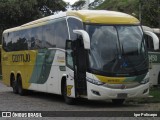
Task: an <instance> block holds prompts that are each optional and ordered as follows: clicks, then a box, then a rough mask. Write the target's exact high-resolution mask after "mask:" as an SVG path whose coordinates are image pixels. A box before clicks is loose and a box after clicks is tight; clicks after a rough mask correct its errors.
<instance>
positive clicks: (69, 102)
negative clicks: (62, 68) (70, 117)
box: [62, 82, 75, 105]
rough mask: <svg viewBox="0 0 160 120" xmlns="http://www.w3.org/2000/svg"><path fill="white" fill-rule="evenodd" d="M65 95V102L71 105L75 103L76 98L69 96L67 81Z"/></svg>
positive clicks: (64, 86) (64, 88) (64, 85)
mask: <svg viewBox="0 0 160 120" xmlns="http://www.w3.org/2000/svg"><path fill="white" fill-rule="evenodd" d="M62 92H63V97H64V101H65V103H67V104H69V105H73V104H75V99H74V98H70V97H68V96H67V85H66V82H65V83H64V84H63V91H62Z"/></svg>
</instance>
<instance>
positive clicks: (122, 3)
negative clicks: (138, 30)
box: [96, 0, 160, 27]
mask: <svg viewBox="0 0 160 120" xmlns="http://www.w3.org/2000/svg"><path fill="white" fill-rule="evenodd" d="M140 5H141V10H140V9H139V8H140ZM96 9H99V10H115V11H120V12H124V13H128V14H131V15H135V17H137V18H139V13H140V12H141V18H142V21H141V22H142V24H143V25H146V26H150V27H160V0H105V1H104V3H102V4H101V5H100V6H98V7H97V8H96Z"/></svg>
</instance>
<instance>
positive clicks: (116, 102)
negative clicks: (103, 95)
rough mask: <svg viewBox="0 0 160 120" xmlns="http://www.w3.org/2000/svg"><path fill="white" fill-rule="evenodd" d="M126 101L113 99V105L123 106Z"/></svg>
mask: <svg viewBox="0 0 160 120" xmlns="http://www.w3.org/2000/svg"><path fill="white" fill-rule="evenodd" d="M124 101H125V99H112V103H113V104H114V105H122V104H123V103H124Z"/></svg>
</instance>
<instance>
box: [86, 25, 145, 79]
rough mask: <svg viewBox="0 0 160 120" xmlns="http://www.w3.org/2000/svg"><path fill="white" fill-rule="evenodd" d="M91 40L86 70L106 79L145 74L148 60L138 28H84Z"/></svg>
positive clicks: (123, 26)
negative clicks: (105, 76)
mask: <svg viewBox="0 0 160 120" xmlns="http://www.w3.org/2000/svg"><path fill="white" fill-rule="evenodd" d="M86 31H87V32H88V33H89V36H90V39H91V49H90V52H89V61H90V62H89V63H90V70H91V71H94V72H96V73H97V74H107V75H110V76H132V75H138V74H143V73H146V71H148V57H147V51H146V48H145V41H144V40H143V32H142V30H141V27H140V26H138V25H137V26H133V25H114V26H112V25H86Z"/></svg>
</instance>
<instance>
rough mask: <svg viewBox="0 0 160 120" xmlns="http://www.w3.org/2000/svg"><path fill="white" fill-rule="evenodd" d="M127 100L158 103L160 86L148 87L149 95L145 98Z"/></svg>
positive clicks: (159, 101) (159, 100)
mask: <svg viewBox="0 0 160 120" xmlns="http://www.w3.org/2000/svg"><path fill="white" fill-rule="evenodd" d="M127 102H136V103H160V87H152V88H150V92H149V97H147V98H137V99H134V100H128V101H127Z"/></svg>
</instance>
